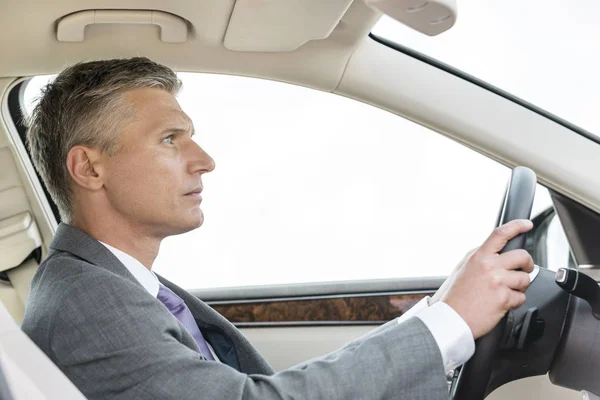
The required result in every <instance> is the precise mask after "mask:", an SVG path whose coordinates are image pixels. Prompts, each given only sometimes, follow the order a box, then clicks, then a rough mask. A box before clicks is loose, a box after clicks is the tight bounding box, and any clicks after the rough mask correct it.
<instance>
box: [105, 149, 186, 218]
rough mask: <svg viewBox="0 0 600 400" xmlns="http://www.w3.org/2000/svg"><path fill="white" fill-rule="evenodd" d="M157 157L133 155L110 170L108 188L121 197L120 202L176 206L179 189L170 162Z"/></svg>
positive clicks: (141, 206) (146, 206) (130, 204)
mask: <svg viewBox="0 0 600 400" xmlns="http://www.w3.org/2000/svg"><path fill="white" fill-rule="evenodd" d="M155 160H156V159H155V158H154V157H152V158H150V159H148V158H147V157H139V156H138V157H135V158H134V157H131V158H127V159H126V160H123V161H122V162H120V163H118V165H116V166H115V168H113V169H112V170H111V173H110V176H111V179H110V182H109V191H110V192H112V194H113V195H114V196H115V197H118V198H117V199H116V200H117V201H118V202H119V203H121V204H123V205H125V204H126V205H128V206H135V207H136V208H138V209H140V208H141V209H155V210H156V209H158V208H159V207H170V206H173V202H174V201H175V200H176V196H175V194H176V193H178V190H179V189H178V188H177V187H176V186H177V184H176V182H177V179H176V176H175V175H174V174H173V172H172V170H171V169H170V168H168V166H165V165H162V164H159V163H157V162H156V161H155ZM124 203H125V204H124Z"/></svg>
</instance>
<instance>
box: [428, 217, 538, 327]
mask: <svg viewBox="0 0 600 400" xmlns="http://www.w3.org/2000/svg"><path fill="white" fill-rule="evenodd" d="M531 228H533V223H532V222H531V221H528V220H515V221H511V222H509V223H507V224H505V225H502V226H500V227H498V228H496V229H495V230H494V232H492V234H491V235H490V237H488V239H487V240H486V241H485V242H484V243H483V244H482V245H481V247H479V248H477V249H474V250H472V251H470V252H469V253H468V254H467V255H466V256H465V258H464V259H463V260H462V261H461V262H460V263H459V264H458V266H457V267H456V268H455V270H454V271H453V272H452V275H450V277H448V279H447V280H446V281H445V282H444V284H443V285H442V287H440V289H439V290H438V291H437V292H436V294H435V295H434V296H433V298H432V299H431V301H430V304H433V303H434V302H436V301H443V302H444V303H446V304H448V305H449V306H450V307H452V308H453V309H454V311H456V312H457V313H458V314H459V315H460V316H461V317H462V318H463V319H464V320H465V322H466V323H467V325H468V326H469V328H471V332H473V337H474V338H475V339H477V338H479V337H481V336H483V335H485V334H486V333H488V332H489V331H491V330H492V329H493V328H494V327H495V326H496V324H497V323H498V322H499V321H500V319H501V318H502V317H503V316H504V315H505V314H506V313H507V312H508V311H510V310H512V309H514V308H517V307H519V306H521V305H522V304H523V303H525V290H527V287H529V283H530V282H529V272H531V271H533V259H532V258H531V256H530V255H529V253H527V251H525V250H512V251H509V252H507V253H504V254H498V252H499V251H500V250H502V249H503V248H504V246H505V245H506V243H508V241H509V240H510V239H512V238H513V237H515V236H517V235H519V234H521V233H525V232H527V231H529V230H531ZM518 269H521V271H518Z"/></svg>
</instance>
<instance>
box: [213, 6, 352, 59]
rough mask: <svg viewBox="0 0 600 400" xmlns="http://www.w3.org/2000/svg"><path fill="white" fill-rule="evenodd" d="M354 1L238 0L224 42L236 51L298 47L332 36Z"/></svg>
mask: <svg viewBox="0 0 600 400" xmlns="http://www.w3.org/2000/svg"><path fill="white" fill-rule="evenodd" d="M352 1H353V0H325V1H324V0H301V1H300V0H278V1H257V0H237V1H236V2H235V6H234V8H233V12H232V14H231V18H230V20H229V25H228V27H227V31H226V32H225V38H224V43H223V44H224V45H225V47H226V48H228V49H229V50H236V51H264V52H288V51H294V50H296V49H297V48H299V47H300V46H302V45H303V44H305V43H307V42H309V41H311V40H322V39H326V38H327V37H329V35H330V34H331V32H333V30H334V29H335V27H336V26H337V25H338V23H339V22H340V20H341V19H342V17H343V16H344V14H345V13H346V11H347V10H348V8H349V7H350V5H351V4H352Z"/></svg>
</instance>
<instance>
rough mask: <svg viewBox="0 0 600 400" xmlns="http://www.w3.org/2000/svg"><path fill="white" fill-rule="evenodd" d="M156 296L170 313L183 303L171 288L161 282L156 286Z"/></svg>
mask: <svg viewBox="0 0 600 400" xmlns="http://www.w3.org/2000/svg"><path fill="white" fill-rule="evenodd" d="M156 298H157V299H158V300H159V301H160V302H161V303H163V304H164V305H165V307H167V309H168V310H169V311H170V312H171V313H173V311H175V310H176V309H177V308H178V307H179V306H181V305H182V304H183V299H182V298H181V297H179V296H177V295H176V294H175V293H173V291H172V290H171V289H169V288H168V287H166V286H165V285H162V284H161V285H160V287H159V288H158V295H157V296H156Z"/></svg>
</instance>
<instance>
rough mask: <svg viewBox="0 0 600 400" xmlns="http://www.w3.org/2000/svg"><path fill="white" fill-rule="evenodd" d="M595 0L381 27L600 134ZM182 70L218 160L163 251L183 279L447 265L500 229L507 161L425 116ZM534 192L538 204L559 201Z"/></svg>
mask: <svg viewBox="0 0 600 400" xmlns="http://www.w3.org/2000/svg"><path fill="white" fill-rule="evenodd" d="M535 4H537V5H542V4H545V7H544V9H543V10H541V11H540V10H536V9H535V8H532V7H533V5H535ZM566 4H568V5H569V6H571V5H573V7H574V9H575V11H573V10H566V9H565V7H567V6H566ZM576 4H579V7H580V8H585V7H589V9H588V12H586V11H585V10H584V11H582V10H581V9H579V8H577V7H575V5H576ZM517 7H518V10H519V11H518V13H514V10H515V8H517ZM592 9H593V10H595V11H600V3H596V2H593V1H583V0H581V1H580V0H571V1H570V2H568V3H567V2H566V1H563V2H558V1H545V2H544V3H542V2H541V1H537V0H536V1H533V0H532V1H529V2H518V3H517V2H514V1H508V0H505V1H491V0H489V1H483V0H479V1H474V0H473V1H471V0H469V1H467V0H463V1H460V2H459V19H458V21H457V24H456V26H455V27H454V28H453V29H452V30H451V31H449V32H447V33H445V34H443V35H441V36H439V37H436V38H429V37H425V36H422V35H420V34H418V33H415V32H413V31H411V30H410V29H408V28H406V27H404V26H402V25H400V24H397V23H394V22H393V21H388V20H382V22H380V23H379V24H378V26H377V27H376V28H375V33H377V34H379V35H382V36H387V37H388V38H390V39H393V40H396V41H398V42H399V43H401V44H404V45H407V46H409V47H413V48H415V49H417V50H420V51H422V52H424V53H426V54H428V55H431V56H433V57H435V58H438V59H440V60H441V61H444V62H446V63H449V64H452V65H454V66H456V67H458V68H460V69H462V70H464V71H465V72H468V73H471V74H472V75H475V76H477V77H479V78H481V79H483V80H486V81H488V82H490V83H492V84H494V85H497V86H499V87H500V88H502V89H505V90H507V91H509V92H512V93H514V94H516V95H518V96H520V97H522V98H523V99H525V100H528V101H530V102H532V103H534V104H536V105H538V106H541V107H542V108H545V109H547V110H548V111H550V112H553V113H555V114H557V115H558V116H560V117H563V118H565V119H567V120H570V121H571V122H573V123H575V124H578V125H580V126H582V127H584V128H587V129H589V130H592V131H596V132H600V129H597V128H600V124H599V123H598V121H596V120H595V118H594V116H595V113H594V112H593V111H592V110H593V108H592V105H594V104H599V102H598V100H599V98H598V96H599V95H598V93H597V91H596V90H595V89H596V88H598V83H600V82H598V79H599V78H598V77H597V76H596V75H595V71H596V70H598V60H597V58H596V56H595V53H597V50H598V44H597V43H595V42H593V41H592V37H591V36H590V37H589V40H588V39H586V36H585V35H583V34H582V33H581V31H582V30H584V29H588V30H590V31H593V30H596V29H598V28H596V25H593V26H591V25H590V26H587V25H585V23H584V22H586V21H589V22H590V24H591V22H592V21H591V20H592V18H591V17H588V15H590V14H594V13H593V12H591V11H592ZM510 10H513V11H511V12H509V11H510ZM567 11H568V12H567ZM560 15H563V18H564V19H565V21H562V22H561V24H560V25H553V26H551V25H552V23H551V21H552V19H551V18H557V17H556V16H560ZM596 15H597V13H596ZM528 21H534V22H535V23H536V24H537V25H542V26H544V28H543V29H529V28H528V27H529V25H528ZM546 22H548V23H546ZM509 24H510V25H509ZM582 25H583V26H582ZM595 37H596V38H597V37H598V35H597V34H595ZM586 46H587V47H586ZM588 48H589V51H588ZM592 49H595V50H592ZM571 58H572V59H571ZM584 58H586V60H585V61H584V60H583V59H584ZM574 60H577V62H576V61H574ZM544 65H545V66H546V68H542V69H540V67H539V66H544ZM592 72H594V73H592ZM586 75H588V76H586ZM180 77H181V78H182V79H183V82H184V90H183V92H182V94H181V95H180V97H179V100H180V103H181V104H182V107H183V108H184V110H185V111H186V112H187V113H188V114H189V115H190V116H191V118H192V119H193V120H194V123H195V125H196V131H197V132H198V134H197V136H196V140H197V141H198V143H199V144H200V145H202V146H203V147H204V148H205V149H206V150H207V151H208V152H209V153H210V154H211V155H212V156H213V158H215V160H216V163H217V168H216V169H215V171H214V172H212V173H210V174H208V175H205V178H204V182H205V185H204V187H205V191H204V196H203V197H204V201H203V203H202V209H203V210H204V214H205V224H204V225H203V226H202V227H201V228H199V229H197V230H195V231H193V232H190V233H188V234H185V235H180V236H177V237H172V238H168V239H166V240H165V241H164V242H163V245H162V247H161V252H160V255H159V258H158V259H157V261H156V263H155V265H154V269H155V270H156V271H157V272H159V273H161V274H163V275H164V276H166V277H168V278H170V279H172V280H174V281H175V282H176V283H178V284H180V285H182V286H183V287H185V288H200V287H219V286H246V285H264V284H278V283H296V282H316V281H335V280H354V279H379V278H392V277H419V276H440V275H446V274H448V273H449V272H450V270H451V269H452V268H453V267H454V265H455V264H456V263H457V262H458V261H459V260H460V259H461V258H462V256H463V255H464V253H465V252H467V251H468V250H469V249H471V248H473V247H475V246H477V245H478V244H480V243H481V242H482V241H483V240H484V239H485V237H486V236H487V235H488V233H489V232H490V231H491V229H492V228H493V224H494V222H495V219H496V215H497V212H498V209H499V206H500V201H501V199H502V196H503V191H504V188H505V185H506V181H507V179H508V177H509V173H510V171H509V170H508V169H507V168H505V167H503V166H500V165H498V164H497V163H495V162H494V161H491V160H489V159H487V158H485V157H483V156H481V155H479V154H476V153H474V152H472V151H471V150H469V149H466V148H464V147H462V146H460V145H458V144H456V143H454V142H452V141H450V140H448V139H446V138H444V137H442V136H440V135H438V134H436V133H433V132H431V131H429V130H427V129H426V128H423V127H421V126H419V125H416V124H414V123H412V122H410V121H406V120H404V119H402V118H400V117H397V116H395V115H393V114H390V113H387V112H385V111H382V110H379V109H376V108H373V107H371V106H368V105H365V104H362V103H358V102H356V101H353V100H350V99H346V98H343V97H339V96H336V95H332V94H328V93H322V92H317V91H314V90H311V89H307V88H302V87H295V86H291V85H286V84H282V83H276V82H269V81H264V80H258V79H250V78H241V77H231V76H221V75H209V74H180ZM45 81H47V78H40V79H37V80H34V81H33V83H32V84H31V85H30V86H29V87H28V90H27V91H26V100H27V101H30V99H31V98H32V97H33V96H35V95H36V94H37V93H39V88H40V85H41V84H43V82H45ZM538 193H539V194H540V196H538V198H537V199H536V205H535V210H540V209H541V208H543V207H545V206H548V205H549V203H550V202H549V198H548V194H547V191H545V189H543V188H540V189H538ZM534 212H535V211H534Z"/></svg>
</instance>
